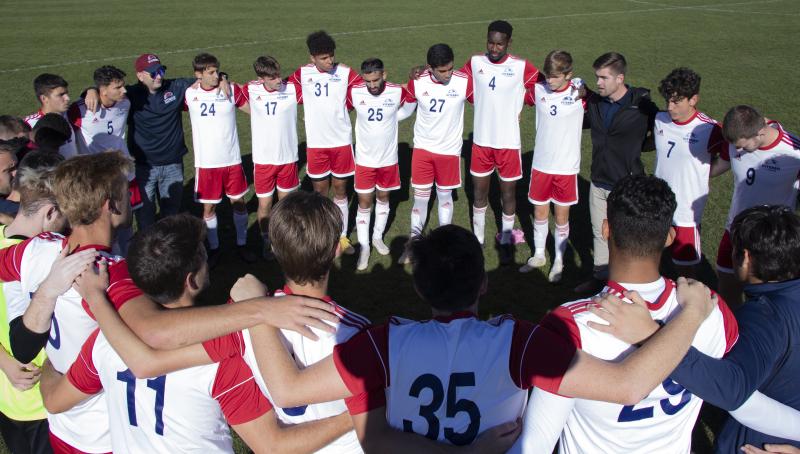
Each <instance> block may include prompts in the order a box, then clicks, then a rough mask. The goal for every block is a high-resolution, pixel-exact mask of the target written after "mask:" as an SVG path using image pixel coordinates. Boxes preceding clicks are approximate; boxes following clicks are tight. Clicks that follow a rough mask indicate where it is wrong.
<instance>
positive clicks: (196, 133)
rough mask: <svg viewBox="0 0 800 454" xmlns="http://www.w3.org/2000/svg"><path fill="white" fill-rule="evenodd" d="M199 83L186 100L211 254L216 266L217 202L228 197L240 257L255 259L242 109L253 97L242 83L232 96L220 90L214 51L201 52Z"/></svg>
mask: <svg viewBox="0 0 800 454" xmlns="http://www.w3.org/2000/svg"><path fill="white" fill-rule="evenodd" d="M192 66H193V67H194V75H195V76H196V77H197V78H198V79H199V80H200V84H199V85H193V86H191V87H189V88H187V89H186V93H185V94H184V102H185V103H186V106H187V108H188V110H189V118H190V119H191V121H192V147H193V150H194V167H195V182H194V199H195V200H196V201H197V202H200V203H202V204H203V220H205V222H206V227H207V228H208V246H209V250H208V256H209V261H210V262H211V264H212V268H213V266H214V265H216V263H217V261H218V260H219V254H220V249H219V234H218V233H217V226H218V221H217V214H216V206H217V204H218V203H220V202H221V201H222V196H223V194H224V195H227V196H228V199H230V201H231V206H232V208H233V210H232V211H233V225H234V227H235V228H236V249H237V251H238V253H239V257H240V258H241V259H242V260H244V261H245V262H247V263H254V262H255V261H256V256H255V254H253V252H252V251H251V250H249V249H248V248H247V205H246V201H245V199H244V196H245V195H247V191H248V185H247V180H246V179H245V176H244V169H243V168H242V154H241V152H240V150H239V134H238V131H237V129H236V110H237V109H241V110H243V111H245V112H246V111H247V110H248V107H249V106H248V105H247V97H246V96H244V94H243V90H242V88H241V87H239V86H238V85H236V84H231V95H230V96H227V95H225V93H223V92H221V91H219V90H217V88H218V87H219V83H220V73H219V60H217V58H216V57H214V56H213V55H211V54H206V53H202V54H198V55H197V56H196V57H194V60H193V61H192Z"/></svg>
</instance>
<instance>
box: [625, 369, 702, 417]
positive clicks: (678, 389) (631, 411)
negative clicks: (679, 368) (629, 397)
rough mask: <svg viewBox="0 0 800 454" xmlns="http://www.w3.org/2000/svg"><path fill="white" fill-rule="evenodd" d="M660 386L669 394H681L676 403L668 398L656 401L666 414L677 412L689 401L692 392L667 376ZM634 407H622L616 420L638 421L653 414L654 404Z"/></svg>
mask: <svg viewBox="0 0 800 454" xmlns="http://www.w3.org/2000/svg"><path fill="white" fill-rule="evenodd" d="M661 386H663V387H664V391H666V392H667V393H668V394H669V395H671V396H677V395H678V394H680V396H681V399H680V401H678V403H677V404H673V403H672V402H671V401H670V399H669V398H666V399H661V400H660V401H658V403H659V405H660V406H661V409H662V410H664V413H665V414H667V415H668V416H672V415H674V414H675V413H678V412H679V411H681V409H682V408H683V407H685V406H686V404H688V403H689V401H690V400H692V393H690V392H689V391H688V390H687V389H686V388H684V387H683V386H681V385H679V384H678V383H675V382H674V381H672V380H670V379H669V378H668V379H666V380H664V383H662V384H661ZM634 407H635V405H626V406H624V407H622V411H621V412H619V417H617V422H631V421H639V420H641V419H647V418H652V417H653V416H654V410H655V408H654V407H655V406H654V405H651V406H649V407H642V408H634Z"/></svg>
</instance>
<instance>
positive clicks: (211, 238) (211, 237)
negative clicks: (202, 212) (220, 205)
mask: <svg viewBox="0 0 800 454" xmlns="http://www.w3.org/2000/svg"><path fill="white" fill-rule="evenodd" d="M205 221H206V231H207V232H208V235H207V238H208V248H209V249H219V236H218V235H217V215H216V214H215V215H213V216H211V217H210V218H205Z"/></svg>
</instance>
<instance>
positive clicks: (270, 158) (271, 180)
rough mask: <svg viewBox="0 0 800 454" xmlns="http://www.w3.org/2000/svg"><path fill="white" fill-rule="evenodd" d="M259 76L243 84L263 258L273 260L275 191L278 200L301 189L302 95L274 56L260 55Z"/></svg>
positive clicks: (257, 72)
mask: <svg viewBox="0 0 800 454" xmlns="http://www.w3.org/2000/svg"><path fill="white" fill-rule="evenodd" d="M253 70H255V72H256V76H258V80H254V81H252V82H250V83H249V84H246V85H244V86H243V87H242V88H243V94H244V96H245V99H247V101H248V103H249V105H250V129H251V137H252V154H253V186H254V187H255V190H256V197H257V198H258V212H257V216H258V228H259V230H260V231H261V237H262V238H263V249H262V255H263V257H264V258H273V255H272V250H271V248H270V242H269V212H270V209H271V208H272V204H273V200H274V197H273V195H274V194H275V190H276V188H277V192H278V193H277V198H278V200H280V199H282V198H284V197H286V195H287V194H289V193H290V192H291V191H294V190H295V189H297V188H298V187H300V180H298V178H297V159H298V157H297V104H298V103H299V102H300V100H301V99H302V92H301V91H299V90H297V89H296V87H295V85H294V84H290V83H288V82H286V81H285V80H282V79H281V66H280V64H279V63H278V61H277V60H276V59H275V58H274V57H270V56H261V57H258V58H257V59H256V61H255V63H253Z"/></svg>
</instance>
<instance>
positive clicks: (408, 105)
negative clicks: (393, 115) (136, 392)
mask: <svg viewBox="0 0 800 454" xmlns="http://www.w3.org/2000/svg"><path fill="white" fill-rule="evenodd" d="M416 109H417V103H415V102H403V105H402V106H400V108H399V109H397V122H398V123H399V122H401V121H403V120H405V119H406V118H408V117H410V116H411V115H413V114H414V111H415V110H416Z"/></svg>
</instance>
